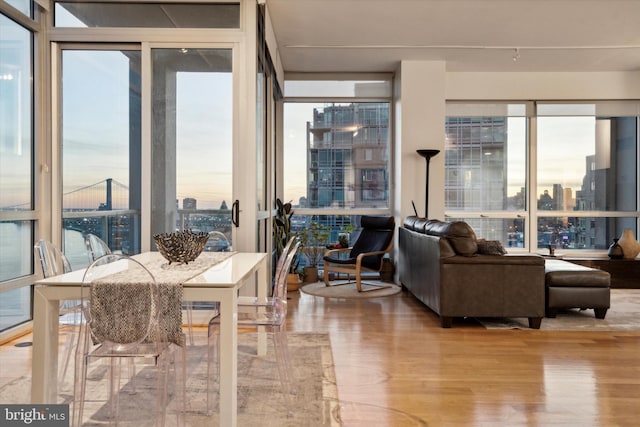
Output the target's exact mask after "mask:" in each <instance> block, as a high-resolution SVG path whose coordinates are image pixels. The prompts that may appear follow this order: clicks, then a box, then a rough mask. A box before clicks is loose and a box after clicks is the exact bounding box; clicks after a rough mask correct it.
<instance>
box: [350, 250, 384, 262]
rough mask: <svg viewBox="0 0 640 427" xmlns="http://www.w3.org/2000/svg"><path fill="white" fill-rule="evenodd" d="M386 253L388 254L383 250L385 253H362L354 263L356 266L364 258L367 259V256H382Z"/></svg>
mask: <svg viewBox="0 0 640 427" xmlns="http://www.w3.org/2000/svg"><path fill="white" fill-rule="evenodd" d="M387 252H389V251H387V250H385V251H375V252H362V253H361V254H359V255H358V257H357V258H356V263H357V264H361V263H362V258H365V257H368V256H372V255H384V254H386V253H387Z"/></svg>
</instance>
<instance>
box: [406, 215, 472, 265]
mask: <svg viewBox="0 0 640 427" xmlns="http://www.w3.org/2000/svg"><path fill="white" fill-rule="evenodd" d="M404 227H405V228H408V229H409V230H412V231H416V232H418V233H424V234H428V235H430V236H438V237H445V238H447V240H449V243H451V246H452V247H453V250H454V251H456V254H458V255H463V256H473V255H475V254H476V253H477V252H478V245H477V243H476V233H475V232H474V231H473V228H471V226H470V225H469V224H467V223H466V222H464V221H453V222H446V221H440V220H437V219H426V218H418V217H416V216H408V217H406V218H405V220H404Z"/></svg>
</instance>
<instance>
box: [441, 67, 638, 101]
mask: <svg viewBox="0 0 640 427" xmlns="http://www.w3.org/2000/svg"><path fill="white" fill-rule="evenodd" d="M446 98H447V99H450V100H454V99H464V100H474V99H475V100H485V99H496V100H498V99H503V100H536V101H538V100H562V99H566V100H580V99H588V100H592V99H593V100H595V99H600V100H602V99H611V100H619V99H640V72H628V73H625V72H609V73H607V72H598V73H595V72H593V73H570V72H563V73H447V76H446Z"/></svg>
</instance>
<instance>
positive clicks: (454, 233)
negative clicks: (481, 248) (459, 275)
mask: <svg viewBox="0 0 640 427" xmlns="http://www.w3.org/2000/svg"><path fill="white" fill-rule="evenodd" d="M446 224H448V225H447V227H446V229H445V231H444V233H443V235H444V236H445V237H446V238H447V239H448V240H449V242H451V246H453V249H454V250H455V251H456V253H457V254H458V255H463V256H473V255H475V254H476V253H477V252H478V243H477V239H476V233H475V232H474V231H473V228H471V226H470V225H469V224H467V223H466V222H464V221H454V222H449V223H446Z"/></svg>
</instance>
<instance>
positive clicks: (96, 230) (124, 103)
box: [60, 46, 142, 269]
mask: <svg viewBox="0 0 640 427" xmlns="http://www.w3.org/2000/svg"><path fill="white" fill-rule="evenodd" d="M60 63H61V67H60V69H61V70H60V72H61V80H60V109H61V118H62V119H61V122H60V144H61V147H60V152H61V162H62V241H63V250H64V252H65V254H66V255H67V257H68V258H69V259H70V261H71V266H72V268H73V269H77V268H81V267H84V266H86V265H87V264H88V262H89V258H88V257H87V254H86V248H85V244H84V236H86V234H87V233H91V234H95V235H97V236H98V237H100V238H101V239H102V240H104V241H105V242H107V244H108V245H109V247H110V248H111V250H112V251H117V252H123V253H127V254H134V253H138V252H139V251H140V220H139V219H140V210H141V197H140V194H141V174H140V169H141V161H142V160H141V155H140V152H141V129H140V121H141V85H140V65H141V55H140V50H139V49H136V47H135V46H134V47H132V48H126V49H123V48H121V47H115V46H114V47H93V46H92V47H90V48H87V47H83V46H65V47H64V48H63V49H62V50H61V54H60Z"/></svg>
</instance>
